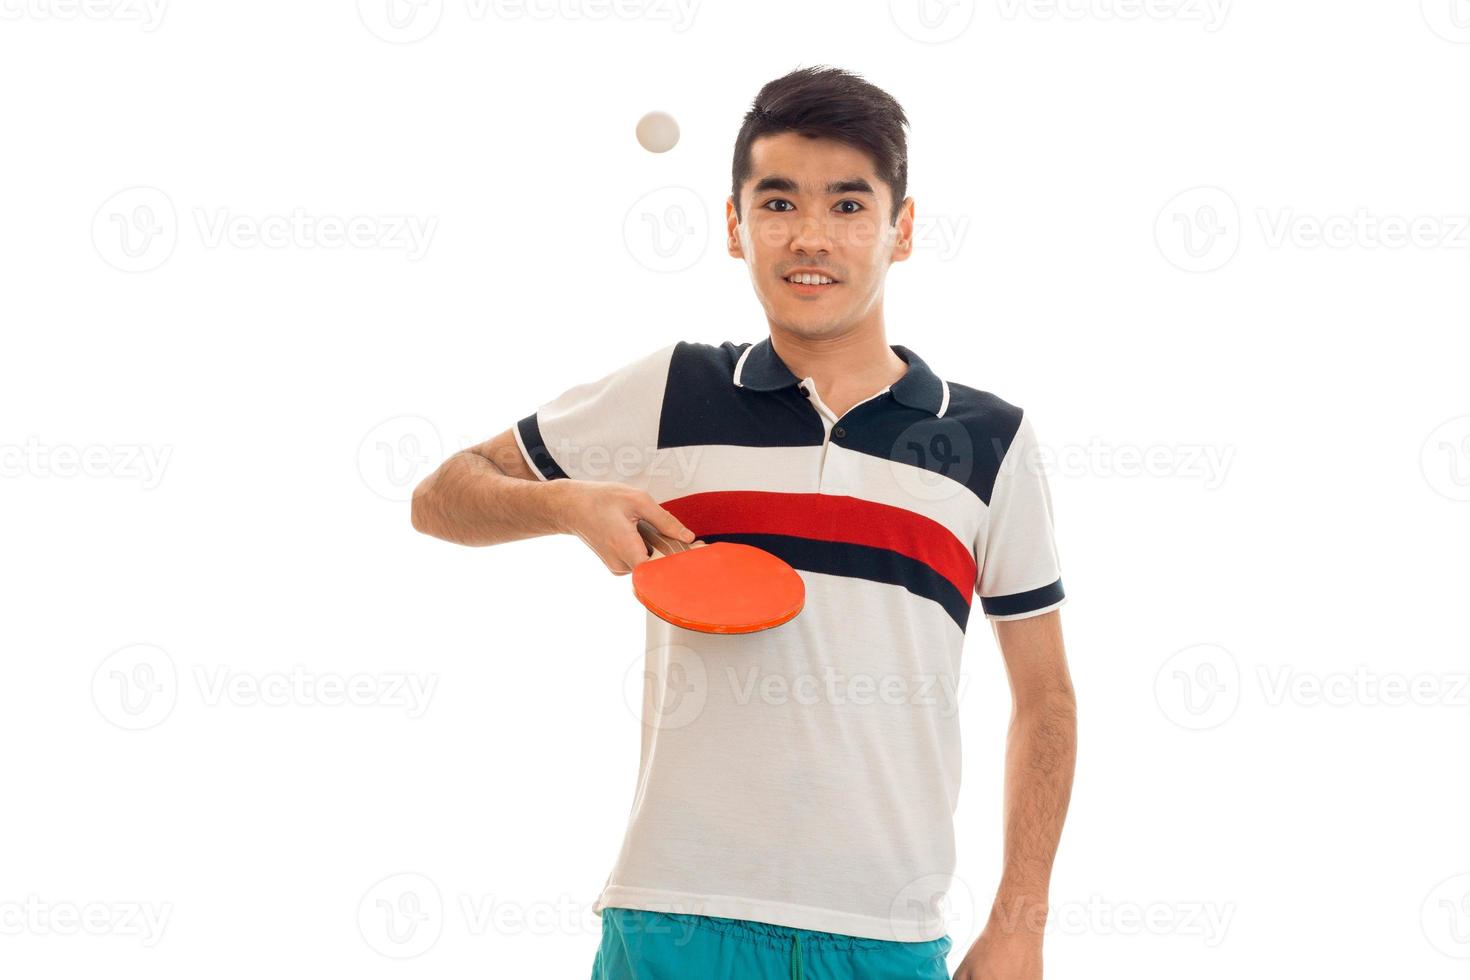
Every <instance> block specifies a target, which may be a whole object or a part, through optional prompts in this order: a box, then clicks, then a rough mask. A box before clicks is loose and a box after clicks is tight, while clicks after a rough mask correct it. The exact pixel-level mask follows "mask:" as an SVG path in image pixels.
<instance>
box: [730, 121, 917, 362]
mask: <svg viewBox="0 0 1470 980" xmlns="http://www.w3.org/2000/svg"><path fill="white" fill-rule="evenodd" d="M740 195H741V200H740V205H741V207H740V213H741V215H742V218H741V219H740V220H738V221H737V219H736V216H735V201H734V199H733V198H732V199H730V200H728V201H727V202H726V205H725V219H726V225H727V228H728V230H729V250H730V254H731V255H733V256H735V257H736V258H742V259H744V260H745V265H746V268H747V269H748V270H749V271H750V279H751V282H752V284H753V285H754V286H755V292H756V296H757V297H758V298H759V299H760V302H761V305H762V306H763V307H765V310H766V316H767V318H768V319H769V320H770V321H771V325H772V327H773V328H775V327H780V328H783V329H785V330H787V331H789V332H792V333H795V334H798V335H800V336H802V337H808V338H812V339H818V338H823V337H831V336H837V335H842V334H845V333H848V332H849V331H851V330H854V329H857V328H859V327H862V326H864V325H865V324H870V323H881V320H882V314H883V281H884V277H885V276H886V275H887V273H888V267H889V266H890V265H891V264H893V263H894V262H902V261H903V260H904V259H907V258H908V257H909V255H910V254H911V253H912V250H913V226H914V200H913V198H911V197H910V198H906V199H905V200H904V203H903V208H902V209H901V210H900V212H899V216H898V221H897V223H896V224H895V223H890V222H889V220H888V216H889V214H890V213H891V212H892V200H893V198H892V190H891V189H890V188H889V186H888V184H886V183H884V182H883V181H880V180H879V179H878V177H877V175H876V174H875V173H874V171H873V163H872V161H871V160H870V159H869V158H868V156H867V154H865V153H863V152H862V151H861V150H857V149H854V148H853V147H850V146H847V145H846V144H843V143H838V142H835V141H833V140H827V139H811V138H809V137H806V136H802V135H801V134H800V133H777V134H774V135H771V136H763V137H761V138H760V139H758V140H756V141H755V143H754V144H752V146H751V174H750V177H749V179H747V180H746V181H745V185H744V186H743V187H741V188H740ZM803 269H807V270H819V271H820V272H821V273H822V274H824V275H826V276H827V277H828V278H831V279H833V280H835V282H834V283H833V284H831V285H799V284H794V283H792V282H790V281H788V280H787V278H786V277H787V276H790V275H792V274H794V273H796V272H797V271H798V270H803Z"/></svg>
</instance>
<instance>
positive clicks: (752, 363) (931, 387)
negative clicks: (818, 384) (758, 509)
mask: <svg viewBox="0 0 1470 980" xmlns="http://www.w3.org/2000/svg"><path fill="white" fill-rule="evenodd" d="M889 346H890V347H891V348H892V350H893V352H894V353H895V354H897V355H898V356H899V357H901V358H902V359H903V361H904V363H905V364H907V365H908V366H909V369H908V370H907V371H905V372H904V374H903V377H901V378H899V379H898V380H897V381H895V382H894V383H893V384H892V386H890V388H889V392H890V393H891V394H892V395H893V397H894V398H896V399H897V400H898V401H900V402H902V403H903V404H905V405H908V406H909V407H910V408H917V409H920V410H922V411H925V412H928V413H929V414H930V415H934V416H936V417H940V416H943V415H944V413H945V410H946V409H948V408H949V385H948V383H946V382H945V381H943V380H942V379H940V378H939V377H938V376H937V375H936V374H935V373H934V372H933V371H931V370H929V365H927V364H925V363H924V359H923V358H921V357H920V356H919V355H918V354H915V353H914V352H913V351H911V350H909V349H908V348H907V347H904V346H901V345H899V344H891V345H889ZM731 380H732V381H733V382H734V383H735V386H736V387H738V388H750V389H752V390H754V391H775V390H777V389H779V388H787V387H790V386H791V385H795V384H800V383H801V379H800V378H798V377H797V376H796V375H794V374H792V373H791V369H790V368H788V367H787V366H786V363H785V362H784V361H782V360H781V357H780V355H778V354H777V353H776V349H775V348H774V347H773V346H771V338H770V337H767V338H765V339H764V340H762V341H760V342H759V343H757V344H752V345H751V346H749V347H747V348H746V349H745V352H744V353H743V354H741V355H740V359H739V360H737V361H736V362H735V372H734V374H733V375H732V377H731Z"/></svg>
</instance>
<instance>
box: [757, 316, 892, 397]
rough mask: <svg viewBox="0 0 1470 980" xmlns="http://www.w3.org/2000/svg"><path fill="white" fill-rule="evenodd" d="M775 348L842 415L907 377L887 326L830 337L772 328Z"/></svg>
mask: <svg viewBox="0 0 1470 980" xmlns="http://www.w3.org/2000/svg"><path fill="white" fill-rule="evenodd" d="M771 346H772V348H774V349H775V351H776V354H777V356H778V357H780V358H781V360H782V361H783V362H785V364H786V366H787V367H788V368H790V369H791V373H792V374H794V375H796V376H797V377H798V378H808V377H809V378H811V379H812V380H813V381H815V382H816V385H817V390H818V391H819V392H821V395H822V400H823V401H825V402H826V403H827V405H828V406H829V407H830V408H831V409H832V411H833V412H835V413H836V414H838V415H841V414H843V413H844V412H845V411H846V409H847V408H848V407H850V406H852V405H853V404H855V403H857V402H859V401H862V400H863V399H865V398H868V397H870V396H871V395H873V394H875V393H876V392H878V391H881V390H883V388H885V387H887V386H888V385H891V384H893V383H894V382H895V381H897V380H898V379H899V378H901V377H903V375H904V373H905V372H906V371H907V370H908V365H907V364H905V363H904V360H903V358H901V357H899V356H898V355H897V354H896V353H894V351H893V349H892V348H891V347H889V346H888V339H887V337H886V336H885V335H884V331H883V325H882V323H877V324H874V325H873V326H871V327H859V328H857V329H855V330H851V331H849V332H847V333H845V334H840V335H835V336H830V337H803V336H801V335H800V334H796V333H793V332H791V331H789V330H786V329H784V328H781V327H778V326H776V325H774V324H773V325H772V326H771Z"/></svg>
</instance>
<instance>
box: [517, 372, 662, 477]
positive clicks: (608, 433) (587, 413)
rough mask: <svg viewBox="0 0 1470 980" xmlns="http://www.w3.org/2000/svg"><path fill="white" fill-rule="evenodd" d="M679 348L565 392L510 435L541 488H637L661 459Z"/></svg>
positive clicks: (530, 416) (524, 419)
mask: <svg viewBox="0 0 1470 980" xmlns="http://www.w3.org/2000/svg"><path fill="white" fill-rule="evenodd" d="M676 346H677V344H669V345H668V346H667V347H661V348H659V349H658V350H656V351H654V352H652V353H651V354H645V355H644V356H642V357H640V358H638V359H637V360H634V361H630V362H628V363H627V364H624V365H623V366H621V367H619V368H618V369H617V370H615V371H613V372H612V373H611V374H608V375H606V376H605V377H602V378H599V379H597V380H596V381H589V382H586V383H584V384H579V385H576V386H574V387H571V388H568V389H567V390H566V391H564V392H562V393H561V394H560V395H558V396H556V397H555V398H553V399H552V400H551V401H549V402H546V403H545V404H544V405H542V406H541V407H539V408H537V409H536V410H535V411H534V412H532V413H531V414H530V415H527V416H526V417H525V418H523V419H521V420H520V421H519V422H517V423H516V424H515V425H514V426H513V427H512V428H513V431H514V432H515V438H516V444H517V445H518V446H519V447H520V450H521V455H522V456H524V457H525V458H526V463H527V464H528V465H529V466H530V467H531V469H532V470H533V471H534V472H535V473H536V475H537V476H538V477H539V478H540V479H542V480H557V479H568V478H570V479H573V480H599V481H608V482H614V483H635V484H636V483H638V482H639V481H640V480H641V478H642V477H643V476H644V475H646V474H647V473H648V471H649V470H650V468H651V467H652V464H653V458H654V455H655V454H656V453H657V451H658V432H659V418H660V415H661V414H662V411H663V402H664V390H665V388H666V387H667V385H668V378H669V365H670V363H671V362H672V360H673V354H674V348H675V347H676Z"/></svg>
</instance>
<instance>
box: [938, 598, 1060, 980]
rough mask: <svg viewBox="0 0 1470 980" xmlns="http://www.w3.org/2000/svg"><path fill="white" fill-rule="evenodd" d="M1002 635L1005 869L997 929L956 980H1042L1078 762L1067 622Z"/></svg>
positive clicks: (1003, 623)
mask: <svg viewBox="0 0 1470 980" xmlns="http://www.w3.org/2000/svg"><path fill="white" fill-rule="evenodd" d="M994 626H995V636H996V640H997V642H998V643H999V644H1000V648H1001V653H1002V655H1003V656H1004V658H1005V663H1006V673H1007V674H1008V675H1009V677H1010V683H1011V726H1010V733H1009V735H1008V737H1007V739H1006V776H1005V862H1004V867H1003V869H1002V871H1001V880H1000V887H999V888H998V889H997V891H996V896H995V902H994V904H993V905H992V907H991V911H990V918H989V921H988V922H987V923H986V925H985V929H984V931H983V932H982V933H981V934H980V938H979V939H977V940H976V941H975V944H974V946H972V947H971V949H970V951H969V953H968V954H967V955H966V956H965V959H964V962H962V963H961V964H960V969H959V970H958V971H957V972H956V973H955V980H991V978H1004V980H1040V978H1041V941H1042V930H1043V928H1044V927H1045V924H1046V916H1047V902H1048V899H1047V893H1048V890H1049V889H1050V886H1051V869H1052V860H1053V859H1054V858H1055V856H1056V852H1057V843H1058V841H1059V840H1060V839H1061V835H1062V823H1063V822H1064V821H1065V820H1066V817H1067V804H1068V802H1069V801H1070V799H1071V795H1072V773H1073V770H1074V768H1075V766H1076V759H1077V699H1076V695H1075V694H1074V693H1073V690H1072V679H1071V676H1070V674H1069V673H1068V670H1067V657H1066V652H1065V650H1064V648H1063V644H1062V624H1061V614H1060V613H1059V612H1057V611H1055V610H1053V611H1052V612H1049V613H1044V614H1042V615H1040V616H1032V617H1029V618H1026V619H1017V620H997V621H996V622H995V623H994Z"/></svg>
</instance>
